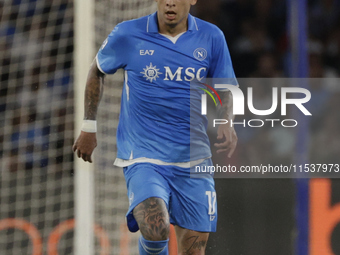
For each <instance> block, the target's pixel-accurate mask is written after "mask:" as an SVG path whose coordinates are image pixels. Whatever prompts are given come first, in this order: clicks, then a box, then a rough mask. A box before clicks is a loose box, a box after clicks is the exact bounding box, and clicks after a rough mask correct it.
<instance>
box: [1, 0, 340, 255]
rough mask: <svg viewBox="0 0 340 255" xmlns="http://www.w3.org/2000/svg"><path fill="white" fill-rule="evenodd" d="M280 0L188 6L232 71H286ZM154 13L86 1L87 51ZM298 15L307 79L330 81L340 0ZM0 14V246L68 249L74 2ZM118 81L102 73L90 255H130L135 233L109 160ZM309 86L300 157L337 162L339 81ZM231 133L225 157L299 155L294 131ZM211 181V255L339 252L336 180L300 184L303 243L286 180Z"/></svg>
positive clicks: (264, 93) (6, 2) (29, 250)
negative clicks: (304, 192)
mask: <svg viewBox="0 0 340 255" xmlns="http://www.w3.org/2000/svg"><path fill="white" fill-rule="evenodd" d="M84 2H85V1H84ZM288 2H289V1H286V0H210V1H200V0H198V3H197V5H196V6H195V7H194V8H193V9H192V14H194V15H196V16H197V17H199V18H202V19H204V20H207V21H210V22H212V23H214V24H216V25H218V26H219V27H220V28H221V29H222V30H223V32H224V33H225V36H226V39H227V42H228V45H229V49H230V53H231V56H232V60H233V64H234V69H235V72H236V76H237V77H245V78H251V77H257V78H258V77H261V78H276V77H289V76H290V72H291V70H290V69H291V64H290V61H289V57H290V53H291V52H290V48H289V35H288V32H287V22H288V21H287V15H288V14H287V3H288ZM154 10H155V5H154V1H153V0H128V1H123V0H117V1H116V0H114V1H113V0H101V1H99V0H97V1H95V8H94V10H93V15H95V16H94V21H95V26H94V28H93V31H92V32H93V33H94V35H95V36H94V38H95V41H93V42H92V43H93V48H94V49H93V51H94V52H96V51H97V49H98V48H99V47H100V45H101V43H102V42H103V40H104V39H105V38H106V36H107V35H108V34H109V32H110V31H111V30H112V29H113V27H114V26H115V25H116V24H117V23H118V22H121V21H123V20H127V19H132V18H136V17H139V16H142V15H147V14H149V13H151V12H153V11H154ZM306 14H307V16H308V42H307V44H306V49H307V52H308V59H309V63H308V69H309V75H308V76H309V77H310V78H325V79H330V78H332V79H334V78H335V79H336V78H339V74H340V1H339V0H310V1H308V8H307V12H306ZM0 15H1V16H0V21H1V27H0V34H1V37H0V61H1V72H0V75H1V84H0V123H1V126H0V127H1V128H0V171H1V172H0V202H1V207H0V254H5V255H7V254H14V255H19V254H20V255H21V254H33V255H38V254H48V255H50V254H73V251H74V245H73V242H74V232H73V225H74V221H73V219H74V216H75V215H74V156H73V153H72V149H71V147H72V144H73V141H74V133H75V130H74V119H75V116H74V107H75V105H74V97H75V96H74V95H75V93H83V92H82V91H81V92H75V86H74V82H73V81H74V46H75V45H74V43H75V37H74V34H75V33H74V32H75V31H74V1H73V0H50V1H41V0H2V1H0ZM87 32H88V31H84V33H87ZM78 33H79V31H78ZM84 54H86V53H84ZM93 57H94V56H93ZM122 79H123V74H122V73H118V74H116V75H114V76H113V77H110V78H109V79H108V80H107V82H106V89H105V96H104V97H103V99H102V103H101V106H100V111H99V117H98V120H99V123H100V124H99V132H98V145H99V146H98V148H97V150H96V153H95V158H96V159H95V160H96V161H95V166H94V176H95V182H94V183H95V223H96V226H97V227H96V237H97V238H96V244H95V250H96V253H95V254H120V255H129V254H131V255H135V254H137V251H136V237H137V235H136V234H130V233H128V232H127V229H126V227H125V219H124V215H125V211H126V209H127V207H128V199H127V197H126V187H125V182H124V179H123V177H122V173H121V170H120V169H115V168H114V167H113V166H112V162H113V159H114V157H115V150H116V148H115V138H114V134H115V131H116V126H117V119H118V113H119V98H120V94H121V86H122ZM240 86H241V88H242V84H240ZM242 89H245V88H242ZM254 89H255V88H254ZM309 89H310V91H311V93H312V100H311V103H310V105H309V108H310V111H311V112H312V114H313V118H312V119H311V121H310V123H309V126H308V129H309V133H308V152H307V154H308V155H307V156H308V158H309V161H308V162H310V163H339V162H340V160H339V156H340V132H339V130H340V114H339V111H338V109H339V107H340V103H339V100H338V99H339V97H340V85H339V83H325V84H323V83H313V84H310V87H309ZM255 92H256V93H255V98H256V99H255V100H254V101H258V102H268V101H269V102H270V101H271V90H269V89H267V88H266V87H265V85H264V84H258V85H257V87H256V91H255ZM238 135H239V144H238V149H237V151H236V153H235V156H234V157H233V158H232V159H231V161H230V164H235V165H240V164H242V165H259V164H261V163H263V164H265V163H271V164H286V163H290V162H294V161H295V160H296V159H295V158H294V156H295V146H296V141H297V137H296V133H294V132H287V131H285V130H280V129H279V128H275V129H258V130H255V131H254V130H249V129H240V130H238ZM216 185H217V192H218V203H219V211H218V213H219V225H218V231H217V233H214V234H212V235H211V238H210V241H209V244H208V248H207V254H208V255H209V254H212V255H217V254H221V255H222V254H223V255H225V254H261V255H266V254H268V255H272V254H277V255H281V254H282V255H287V254H300V255H302V254H312V255H331V254H340V242H339V240H340V225H339V224H338V223H339V220H340V212H339V210H338V208H337V207H336V206H334V207H332V206H333V205H336V204H337V203H339V202H340V192H339V191H340V182H339V181H338V180H337V179H333V180H327V179H326V180H318V179H314V180H310V182H309V188H310V190H311V192H310V194H309V196H307V197H305V199H307V200H308V201H309V202H310V203H309V204H308V208H307V209H308V210H309V211H308V213H307V214H308V215H306V218H307V219H308V220H309V223H310V224H309V228H308V234H309V235H308V241H309V242H308V244H306V245H307V249H304V251H300V250H298V249H297V248H296V246H297V245H296V241H295V240H297V236H298V235H299V234H300V232H301V230H300V229H299V228H298V227H297V226H298V223H297V221H298V220H297V219H296V210H295V208H296V207H297V203H298V201H297V199H296V197H297V192H298V191H297V189H296V183H295V182H294V181H293V180H289V179H266V180H264V179H228V180H226V179H217V180H216ZM327 199H328V200H327ZM322 202H324V203H325V204H322ZM316 208H319V209H316ZM320 208H321V209H320ZM322 208H323V210H322ZM332 208H333V209H332ZM317 240H319V241H317ZM320 240H321V242H320ZM85 245H86V244H85Z"/></svg>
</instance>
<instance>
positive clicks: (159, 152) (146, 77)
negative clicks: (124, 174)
mask: <svg viewBox="0 0 340 255" xmlns="http://www.w3.org/2000/svg"><path fill="white" fill-rule="evenodd" d="M97 65H98V68H99V69H100V70H101V71H102V72H103V73H106V74H113V73H115V72H116V71H117V69H119V68H123V69H124V70H125V82H124V87H123V92H122V102H121V113H120V118H119V125H118V130H117V147H118V155H117V158H118V159H117V160H116V165H118V166H127V165H131V164H133V163H135V162H150V163H156V164H163V165H164V164H165V165H166V164H172V165H177V166H183V167H185V166H184V165H182V164H185V163H187V162H193V161H199V160H203V159H205V158H209V157H211V151H210V145H209V139H208V136H207V135H206V125H207V123H206V118H205V117H204V116H199V117H198V118H197V119H198V120H199V121H201V123H198V124H197V125H192V126H191V127H190V100H189V97H190V89H191V88H190V82H191V81H193V80H198V81H204V79H205V78H229V79H231V80H232V81H231V82H230V83H231V84H233V85H237V81H236V78H235V74H234V70H233V67H232V63H231V59H230V55H229V51H228V48H227V45H226V41H225V38H224V36H223V33H222V32H221V30H220V29H219V28H217V27H216V26H215V25H212V24H210V23H208V22H205V21H203V20H200V19H198V18H195V17H193V16H191V15H190V14H189V17H188V31H186V32H185V33H183V34H181V35H179V36H177V38H169V37H166V36H164V35H161V34H159V32H158V24H157V13H154V14H151V15H149V16H145V17H142V18H139V19H136V20H130V21H125V22H122V23H120V24H118V25H117V26H116V27H115V29H114V30H113V31H112V32H111V34H110V35H109V36H108V38H107V39H106V40H105V41H104V43H103V45H102V47H101V49H100V50H99V52H98V54H97ZM190 135H191V137H190ZM195 136H197V137H198V139H195ZM190 141H195V146H192V144H191V146H190ZM190 149H191V151H190ZM186 167H187V166H186Z"/></svg>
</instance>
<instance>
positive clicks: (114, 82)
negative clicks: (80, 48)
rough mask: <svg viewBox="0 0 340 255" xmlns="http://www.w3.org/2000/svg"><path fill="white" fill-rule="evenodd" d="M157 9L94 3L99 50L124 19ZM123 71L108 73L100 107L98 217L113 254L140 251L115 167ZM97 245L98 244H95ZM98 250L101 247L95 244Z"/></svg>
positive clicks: (145, 4)
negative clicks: (127, 222)
mask: <svg viewBox="0 0 340 255" xmlns="http://www.w3.org/2000/svg"><path fill="white" fill-rule="evenodd" d="M155 10H156V6H155V1H154V0H138V1H137V0H136V1H122V0H121V1H111V0H100V1H99V0H98V1H96V3H95V15H96V16H95V40H96V43H95V48H96V51H97V50H98V49H99V47H100V45H101V44H102V43H103V41H104V40H105V39H106V37H107V36H108V34H109V33H110V32H111V31H112V29H113V28H114V26H115V25H116V24H118V23H119V22H122V21H124V20H130V19H134V18H138V17H141V16H144V15H148V14H151V13H152V12H154V11H155ZM123 77H124V75H123V72H122V71H120V72H119V71H118V72H117V73H116V74H115V75H113V76H107V77H106V81H105V87H104V96H103V98H102V101H101V104H100V109H99V110H98V118H97V119H98V129H99V130H98V135H97V139H98V147H97V149H96V150H97V151H96V154H95V159H96V166H95V190H96V192H95V195H96V198H95V205H96V212H95V221H96V223H97V224H99V225H101V226H105V230H106V231H107V233H108V235H109V236H110V240H111V241H112V244H111V246H112V247H113V248H112V254H127V255H128V254H131V255H132V254H138V249H137V239H138V235H139V234H131V233H129V232H128V229H127V227H126V221H125V214H126V211H127V208H128V206H129V202H128V198H127V195H126V192H127V190H126V184H125V180H124V176H123V172H122V169H121V168H117V167H114V166H113V165H112V164H113V160H114V158H115V156H116V140H115V134H116V128H117V124H118V121H117V120H118V115H119V111H120V96H121V91H122V86H123ZM96 246H97V247H98V244H96ZM96 250H98V248H96Z"/></svg>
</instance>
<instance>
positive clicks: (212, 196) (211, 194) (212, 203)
mask: <svg viewBox="0 0 340 255" xmlns="http://www.w3.org/2000/svg"><path fill="white" fill-rule="evenodd" d="M205 194H206V195H207V196H208V205H209V211H208V214H209V215H210V221H213V220H214V219H215V217H216V216H215V215H214V214H215V213H216V192H215V191H206V192H205Z"/></svg>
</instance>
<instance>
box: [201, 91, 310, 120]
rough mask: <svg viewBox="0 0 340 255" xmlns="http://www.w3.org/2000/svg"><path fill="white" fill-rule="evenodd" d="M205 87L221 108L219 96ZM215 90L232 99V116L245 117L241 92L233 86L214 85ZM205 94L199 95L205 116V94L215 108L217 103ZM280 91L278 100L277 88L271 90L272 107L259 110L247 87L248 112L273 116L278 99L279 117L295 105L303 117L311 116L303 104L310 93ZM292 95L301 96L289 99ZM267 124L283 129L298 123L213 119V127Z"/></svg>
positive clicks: (308, 99)
mask: <svg viewBox="0 0 340 255" xmlns="http://www.w3.org/2000/svg"><path fill="white" fill-rule="evenodd" d="M204 85H205V86H206V87H208V88H209V89H210V90H211V91H212V92H213V93H214V94H215V95H216V97H217V98H218V99H219V101H220V104H221V106H222V101H221V98H220V95H219V94H218V93H217V91H216V90H215V89H214V88H212V87H211V86H209V85H207V84H204ZM215 88H216V89H223V90H229V91H230V92H231V94H232V97H233V114H234V115H245V96H244V94H243V92H242V90H241V89H240V88H239V87H237V86H234V85H229V84H216V85H215ZM200 89H201V90H203V91H204V92H206V94H205V93H204V94H202V95H201V114H202V115H207V94H208V95H209V96H210V97H211V98H213V100H214V103H215V105H216V106H217V102H216V100H215V98H214V96H213V95H212V93H211V92H209V91H208V90H207V89H203V88H200ZM280 89H281V91H280V92H281V93H280V94H281V97H280V98H279V95H278V94H279V93H278V92H279V89H278V88H277V87H273V88H272V105H271V107H270V108H269V109H266V110H259V109H256V108H255V107H254V97H253V88H252V87H248V89H247V106H248V110H249V111H250V112H251V113H252V114H254V115H258V116H268V115H271V114H273V113H274V112H275V111H276V110H277V109H278V107H279V99H280V108H281V116H287V105H295V106H296V107H297V108H298V109H299V110H300V111H301V112H302V113H303V114H304V115H305V116H312V114H311V113H310V112H309V111H308V109H307V108H306V107H305V105H304V104H306V103H307V102H309V101H310V99H311V93H310V91H309V90H307V89H305V88H299V87H282V88H280ZM289 94H294V95H297V94H298V95H302V97H301V96H300V97H299V98H296V97H295V98H290V97H289V96H288V95H289ZM266 122H267V123H269V124H270V125H271V127H274V126H275V124H276V123H280V124H281V125H282V126H283V127H296V126H297V125H298V121H297V120H295V119H263V118H261V119H250V120H246V119H243V120H242V121H241V122H240V121H238V122H236V121H233V120H227V119H214V120H213V126H214V127H215V126H216V125H226V124H229V125H230V126H234V125H242V126H244V127H246V126H249V127H263V126H264V125H265V123H266Z"/></svg>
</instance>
